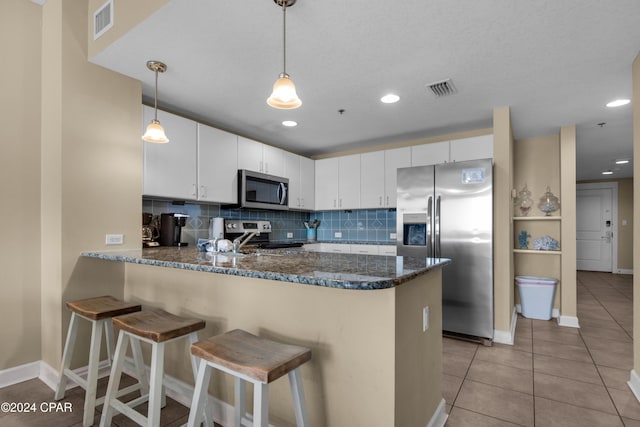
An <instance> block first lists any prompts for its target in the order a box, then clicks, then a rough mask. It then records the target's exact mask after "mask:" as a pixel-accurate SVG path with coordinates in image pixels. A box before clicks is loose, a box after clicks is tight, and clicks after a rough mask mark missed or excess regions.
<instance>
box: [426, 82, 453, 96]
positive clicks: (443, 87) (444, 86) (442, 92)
mask: <svg viewBox="0 0 640 427" xmlns="http://www.w3.org/2000/svg"><path fill="white" fill-rule="evenodd" d="M427 89H429V90H430V91H431V92H432V93H433V94H434V95H435V96H436V97H438V98H442V97H443V96H449V95H455V94H456V93H458V90H457V89H456V87H455V86H454V85H453V82H452V81H451V79H446V80H440V81H439V82H435V83H430V84H428V85H427Z"/></svg>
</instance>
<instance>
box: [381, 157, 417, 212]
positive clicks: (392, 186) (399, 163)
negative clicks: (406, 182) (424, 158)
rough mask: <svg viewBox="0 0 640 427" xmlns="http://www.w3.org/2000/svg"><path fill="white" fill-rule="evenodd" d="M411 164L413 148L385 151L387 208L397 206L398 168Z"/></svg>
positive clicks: (385, 196)
mask: <svg viewBox="0 0 640 427" xmlns="http://www.w3.org/2000/svg"><path fill="white" fill-rule="evenodd" d="M409 166H411V148H410V147H402V148H394V149H392V150H385V152H384V175H385V178H384V191H385V194H384V199H383V204H384V207H386V208H395V207H396V190H397V189H396V187H397V186H398V169H399V168H408V167H409Z"/></svg>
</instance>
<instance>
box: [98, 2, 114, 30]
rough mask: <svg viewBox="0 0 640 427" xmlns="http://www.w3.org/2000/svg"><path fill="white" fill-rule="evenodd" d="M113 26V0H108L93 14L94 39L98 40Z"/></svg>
mask: <svg viewBox="0 0 640 427" xmlns="http://www.w3.org/2000/svg"><path fill="white" fill-rule="evenodd" d="M111 27H113V0H108V1H107V2H106V3H105V4H103V5H102V6H101V7H100V8H99V9H98V10H97V11H96V12H95V13H94V14H93V39H94V40H97V39H98V38H99V37H100V36H101V35H103V34H104V33H106V32H107V31H108V30H109V28H111Z"/></svg>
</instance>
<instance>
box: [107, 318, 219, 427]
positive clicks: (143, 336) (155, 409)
mask: <svg viewBox="0 0 640 427" xmlns="http://www.w3.org/2000/svg"><path fill="white" fill-rule="evenodd" d="M204 326H205V322H204V320H199V319H187V318H184V317H179V316H175V315H173V314H170V313H167V312H166V311H163V310H151V311H140V312H138V313H131V314H126V315H124V316H119V317H115V318H114V319H113V327H114V328H117V329H119V330H120V332H119V334H118V343H117V345H116V352H115V356H114V359H113V366H112V367H111V375H110V377H109V385H108V386H107V394H106V395H105V402H104V408H103V410H102V418H101V419H100V426H103V427H107V426H110V425H111V418H112V417H113V415H114V409H115V410H116V411H118V412H120V413H122V414H123V415H126V416H127V417H129V418H130V419H131V420H133V421H135V422H136V423H138V424H139V425H142V426H150V427H151V426H153V427H157V426H159V425H160V408H161V407H162V396H163V393H162V382H163V381H162V380H163V377H164V348H165V344H167V343H169V342H172V341H176V340H179V339H183V338H186V339H189V341H190V343H191V344H193V343H195V342H196V341H198V333H197V331H199V330H201V329H203V328H204ZM127 338H130V341H131V342H132V343H133V342H134V341H135V342H137V343H138V344H139V342H140V341H143V342H146V343H149V344H151V372H150V384H149V392H148V393H147V394H143V395H142V396H141V397H139V398H137V399H134V400H132V401H130V402H127V403H124V402H121V401H120V400H118V399H117V397H118V395H119V393H118V388H119V387H120V376H121V375H122V365H123V362H124V357H125V353H126V351H127V342H128V341H129V340H127ZM191 367H192V369H193V374H194V378H195V375H196V373H197V371H196V369H197V362H196V358H195V357H193V356H192V357H191ZM144 402H149V410H148V412H147V416H146V417H145V416H144V415H142V414H141V413H139V412H137V411H136V410H135V409H133V408H135V407H136V406H138V405H140V404H142V403H144ZM202 410H203V411H204V410H205V407H204V406H203V409H202ZM205 421H206V422H208V423H209V422H210V416H209V414H205Z"/></svg>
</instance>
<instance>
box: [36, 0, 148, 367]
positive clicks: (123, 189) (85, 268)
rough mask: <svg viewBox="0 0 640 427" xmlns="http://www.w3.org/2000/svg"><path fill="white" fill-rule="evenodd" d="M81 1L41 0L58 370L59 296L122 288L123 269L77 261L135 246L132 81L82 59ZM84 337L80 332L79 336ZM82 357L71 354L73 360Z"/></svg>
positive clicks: (52, 355)
mask: <svg viewBox="0 0 640 427" xmlns="http://www.w3.org/2000/svg"><path fill="white" fill-rule="evenodd" d="M87 4H88V2H87V1H86V0H85V1H83V2H79V1H78V2H75V1H74V2H69V1H64V0H48V1H47V3H46V4H45V6H44V7H43V8H42V14H43V15H42V16H43V63H46V64H47V67H46V69H45V70H44V72H43V73H42V169H41V170H42V209H41V220H42V227H43V232H42V248H43V249H42V260H43V262H42V293H41V295H42V330H43V331H46V333H43V334H42V355H41V358H42V359H43V360H44V361H46V362H47V363H49V364H50V365H51V366H53V367H56V368H57V366H58V364H59V361H60V357H61V352H62V343H63V340H64V336H65V334H66V326H67V321H68V318H69V315H68V313H67V311H66V310H64V309H63V303H64V301H66V300H68V299H76V298H81V297H90V296H95V295H98V294H104V293H109V294H112V295H114V296H122V295H123V286H124V268H123V266H121V265H117V264H110V263H102V264H97V263H91V262H89V261H87V260H79V254H80V252H82V251H84V250H88V249H102V250H104V249H109V248H112V247H106V246H105V244H104V241H105V234H107V233H117V234H124V236H125V244H124V246H120V247H119V248H138V247H139V245H140V225H139V224H140V221H139V220H140V213H141V207H140V197H141V189H142V181H141V179H142V178H141V176H142V171H141V170H140V169H141V168H140V165H141V164H142V145H141V143H140V139H139V138H132V136H133V135H138V134H139V132H140V116H141V106H140V99H141V85H140V82H138V81H135V80H132V79H130V78H127V77H124V76H121V75H119V74H116V73H113V72H111V71H107V70H105V69H103V68H101V67H98V66H96V65H93V64H90V63H89V62H88V61H87V43H86V31H87V24H86V19H87V13H88V12H87ZM83 340H84V341H85V342H86V334H84V335H83V336H82V339H81V341H80V342H81V343H82V342H83ZM80 364H82V360H79V361H77V362H76V363H75V365H80Z"/></svg>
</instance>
